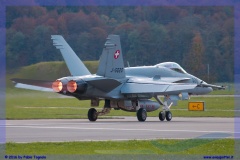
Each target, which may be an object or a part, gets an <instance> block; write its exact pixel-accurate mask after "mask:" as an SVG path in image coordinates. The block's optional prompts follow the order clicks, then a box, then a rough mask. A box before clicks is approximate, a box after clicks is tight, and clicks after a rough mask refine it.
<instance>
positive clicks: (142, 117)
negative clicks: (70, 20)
mask: <svg viewBox="0 0 240 160" xmlns="http://www.w3.org/2000/svg"><path fill="white" fill-rule="evenodd" d="M137 119H138V121H140V122H144V121H145V120H146V119H147V111H146V109H144V108H140V109H139V110H138V111H137Z"/></svg>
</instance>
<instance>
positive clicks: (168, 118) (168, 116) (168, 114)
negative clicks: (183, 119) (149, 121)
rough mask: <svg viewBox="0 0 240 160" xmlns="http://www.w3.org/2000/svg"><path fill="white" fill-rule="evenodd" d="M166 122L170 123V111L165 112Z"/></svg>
mask: <svg viewBox="0 0 240 160" xmlns="http://www.w3.org/2000/svg"><path fill="white" fill-rule="evenodd" d="M166 120H167V121H171V120H172V113H171V112H170V111H166Z"/></svg>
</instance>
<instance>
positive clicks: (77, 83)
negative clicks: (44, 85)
mask: <svg viewBox="0 0 240 160" xmlns="http://www.w3.org/2000/svg"><path fill="white" fill-rule="evenodd" d="M52 89H53V91H54V92H57V93H61V92H63V93H66V92H70V93H79V94H83V93H85V92H86V91H87V83H86V82H85V81H83V80H81V79H80V80H70V81H66V80H56V81H55V82H53V83H52Z"/></svg>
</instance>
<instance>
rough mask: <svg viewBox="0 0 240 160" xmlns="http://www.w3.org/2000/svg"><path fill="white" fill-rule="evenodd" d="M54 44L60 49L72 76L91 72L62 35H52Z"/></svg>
mask: <svg viewBox="0 0 240 160" xmlns="http://www.w3.org/2000/svg"><path fill="white" fill-rule="evenodd" d="M51 39H52V40H53V45H54V46H55V47H56V48H57V49H59V50H60V52H61V54H62V56H63V58H64V61H65V62H66V64H67V67H68V69H69V71H70V73H71V75H72V76H83V75H89V74H91V73H90V72H89V71H88V69H87V68H86V66H85V65H84V64H83V62H82V61H81V60H80V59H79V57H78V56H77V55H76V53H75V52H74V51H73V50H72V48H71V47H70V46H69V45H68V43H67V42H66V41H65V40H64V38H63V37H62V36H61V35H52V36H51Z"/></svg>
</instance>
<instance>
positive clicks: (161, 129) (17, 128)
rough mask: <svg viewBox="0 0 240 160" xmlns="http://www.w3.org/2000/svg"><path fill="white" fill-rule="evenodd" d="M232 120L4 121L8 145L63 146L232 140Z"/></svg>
mask: <svg viewBox="0 0 240 160" xmlns="http://www.w3.org/2000/svg"><path fill="white" fill-rule="evenodd" d="M233 137H234V118H206V117H204V118H179V117H174V118H173V119H172V121H170V122H167V121H164V122H161V121H159V119H158V117H148V118H147V121H145V122H138V121H137V118H136V117H121V118H117V119H98V120H97V121H96V122H89V121H88V120H87V119H68V120H67V119H52V120H51V119H48V120H7V121H6V141H7V142H20V143H25V142H64V141H105V140H133V139H138V140H139V139H141V140H146V139H147V140H148V139H162V138H163V139H188V138H233Z"/></svg>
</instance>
